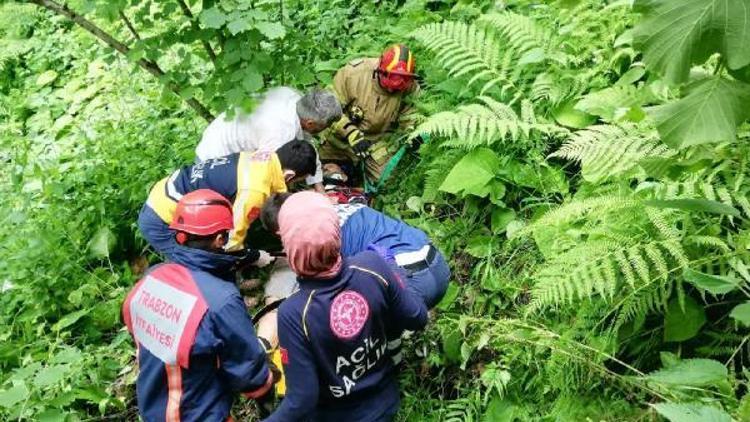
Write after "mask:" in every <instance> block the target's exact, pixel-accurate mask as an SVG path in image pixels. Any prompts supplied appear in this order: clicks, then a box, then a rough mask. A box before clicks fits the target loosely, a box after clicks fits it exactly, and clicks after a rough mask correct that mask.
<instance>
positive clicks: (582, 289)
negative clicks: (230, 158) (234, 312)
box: [0, 0, 750, 421]
mask: <svg viewBox="0 0 750 422" xmlns="http://www.w3.org/2000/svg"><path fill="white" fill-rule="evenodd" d="M30 3H37V4H36V5H34V4H30ZM39 3H45V2H39V1H34V2H29V3H23V2H0V160H2V163H3V169H4V171H3V172H2V173H0V194H2V197H3V198H4V206H3V207H2V210H0V221H2V227H3V230H2V231H0V290H2V294H1V295H0V327H2V328H3V329H2V330H0V340H2V341H1V342H0V369H1V374H0V418H2V419H3V420H49V421H52V420H69V421H73V420H92V419H99V418H102V417H106V418H111V419H118V420H120V419H134V418H135V417H136V416H135V409H134V402H133V389H134V388H133V382H134V377H135V371H134V368H133V361H132V356H133V347H132V344H131V341H130V339H129V336H128V335H127V333H126V332H125V331H124V330H123V329H122V326H121V323H120V320H119V306H120V303H121V301H122V299H123V297H124V294H125V293H126V292H127V290H128V289H129V287H130V286H132V284H133V282H134V281H135V279H136V275H135V274H134V272H136V271H137V270H138V267H139V266H140V265H141V264H142V262H140V261H139V257H141V256H142V255H143V254H144V253H145V249H144V246H145V244H144V242H143V240H142V239H141V238H140V237H139V236H138V234H137V231H136V228H135V219H136V215H137V212H138V210H139V208H140V206H141V204H142V201H143V200H144V199H145V196H146V193H147V190H148V187H149V186H150V184H151V183H153V181H155V180H157V179H158V178H160V177H162V176H163V175H164V174H166V173H167V172H168V171H169V170H171V169H173V168H174V167H176V166H178V165H180V164H183V163H187V162H191V161H192V160H193V155H192V154H193V149H194V146H195V144H196V143H197V141H198V139H199V137H200V133H201V131H202V129H203V128H204V127H205V124H206V122H205V121H204V120H203V119H202V118H201V116H200V114H198V113H197V112H196V110H197V109H196V107H195V104H194V103H192V104H189V103H188V102H187V100H190V101H192V102H197V103H199V104H201V105H203V106H204V107H205V108H206V109H207V110H209V111H210V113H212V114H217V113H218V112H221V111H223V110H225V109H228V108H230V109H231V106H235V105H236V106H242V107H245V108H251V107H252V106H253V101H254V98H255V95H256V94H257V93H259V92H262V91H263V90H264V89H265V88H267V87H270V86H275V85H279V84H288V85H292V86H295V87H298V88H306V87H309V86H312V85H315V84H320V85H326V84H328V83H330V80H331V78H332V75H333V73H334V72H335V70H336V69H337V68H338V67H340V66H341V65H342V64H343V63H345V62H346V61H347V60H349V59H351V58H353V57H357V56H362V55H375V54H377V53H378V51H380V50H381V49H382V48H383V47H384V46H385V45H386V44H388V43H390V42H396V41H406V42H408V43H409V44H410V45H412V46H413V48H414V49H415V50H416V52H417V54H418V55H417V64H418V67H419V69H420V70H419V72H420V74H421V75H422V76H423V81H422V85H423V87H424V88H425V89H424V92H423V94H422V95H421V96H420V98H418V99H417V101H416V105H417V108H418V111H419V112H420V114H421V118H420V120H419V121H418V123H417V126H416V127H415V128H407V129H405V130H404V129H402V132H404V134H407V133H412V134H418V133H425V132H427V133H431V134H432V135H433V136H432V141H431V142H430V143H429V144H427V145H424V146H422V148H421V149H420V151H419V153H418V154H415V155H414V156H412V157H409V158H407V159H406V160H405V162H404V163H403V164H402V166H401V167H400V169H399V172H398V174H396V175H395V177H394V178H393V180H392V182H391V183H390V184H389V185H388V187H387V189H386V192H385V193H384V195H382V196H381V198H380V199H379V201H378V204H380V206H381V207H382V208H383V209H384V210H385V211H386V212H388V213H389V214H391V215H394V216H398V217H400V218H403V219H405V220H406V221H408V222H409V223H411V224H414V225H417V226H419V227H421V228H423V229H424V230H426V231H427V232H428V233H429V234H430V236H431V237H432V238H433V239H434V241H435V242H436V243H437V244H438V245H439V246H440V247H441V249H442V250H443V251H445V252H446V254H447V255H448V256H449V257H450V260H451V265H452V268H453V272H454V279H453V280H452V282H451V286H450V289H449V292H448V294H447V295H446V298H445V300H444V301H443V302H442V303H441V304H440V305H439V306H438V309H437V311H436V312H435V316H434V319H433V323H432V324H431V326H430V328H429V329H428V332H427V333H425V334H415V335H413V336H412V337H411V338H410V340H409V342H408V347H407V348H406V350H407V351H408V353H407V359H406V361H407V364H406V366H405V367H404V368H403V370H402V373H401V381H402V392H403V395H404V401H403V404H402V411H401V413H400V415H399V418H400V419H401V420H407V421H425V420H427V421H466V420H478V421H513V420H560V421H580V420H597V421H598V420H613V421H614V420H659V419H662V418H666V419H668V420H670V421H709V420H716V421H730V420H750V399H747V396H746V392H747V382H748V376H747V374H748V373H747V369H746V367H747V365H748V361H749V360H750V356H749V355H748V353H749V350H748V345H747V341H748V338H750V337H749V331H748V327H750V287H749V286H748V282H750V270H749V269H748V264H749V263H750V256H748V255H749V254H748V248H749V247H750V236H749V233H748V217H750V202H748V199H747V194H748V190H750V183H749V182H748V177H747V176H748V172H749V170H748V163H747V161H748V146H747V145H748V144H747V140H748V137H750V135H749V132H748V125H747V119H748V117H750V115H749V114H748V113H749V112H748V110H750V108H748V107H747V104H748V100H750V86H749V85H748V84H747V83H748V82H750V70H749V69H750V54H748V51H750V50H748V49H747V48H746V46H747V45H748V42H749V41H750V40H748V36H750V35H748V34H750V24H748V22H750V15H749V14H750V7H747V6H748V5H747V2H745V1H743V0H732V1H726V0H722V1H718V0H708V1H706V0H637V1H635V4H633V5H632V6H631V4H630V2H628V1H604V0H558V1H550V2H538V1H531V0H509V1H502V2H491V1H481V0H479V1H471V0H459V1H455V0H442V1H432V0H405V1H370V0H354V1H341V0H280V1H263V0H258V1H240V0H215V1H213V0H203V1H195V2H191V1H188V2H183V1H172V0H163V1H162V0H158V1H157V0H151V1H137V0H132V1H114V2H113V1H100V0H73V1H70V2H68V3H67V4H66V6H67V7H68V9H67V10H69V11H72V12H73V13H75V14H76V15H80V16H82V17H84V18H85V19H87V20H88V21H89V22H91V23H93V24H94V25H96V26H97V27H98V28H99V29H101V30H102V31H104V32H105V33H107V34H110V35H111V36H112V37H113V38H114V39H116V40H118V41H120V42H121V43H122V44H123V45H125V46H127V48H128V51H127V54H121V53H117V52H115V51H114V50H112V49H110V48H108V47H106V46H104V45H103V44H102V43H100V42H98V40H97V39H96V38H95V37H94V36H92V35H91V34H90V33H89V32H86V31H84V30H83V29H82V28H81V27H80V26H79V25H76V24H75V23H73V22H72V21H71V20H70V19H68V18H66V17H64V16H61V15H60V14H59V13H52V12H51V11H49V10H46V9H44V8H42V7H40V6H39ZM186 8H187V11H186ZM139 61H140V62H139ZM144 61H145V62H147V64H149V65H153V66H156V67H158V68H159V69H161V71H162V72H163V75H161V76H160V77H158V78H155V77H153V75H151V74H149V73H147V72H146V71H145V70H144V63H145V62H144ZM150 258H151V260H152V261H153V260H155V257H153V256H151V257H150ZM251 406H252V405H251V404H247V403H240V404H239V405H238V409H237V411H238V412H239V414H242V415H248V414H250V413H252V412H251ZM248 412H250V413H248Z"/></svg>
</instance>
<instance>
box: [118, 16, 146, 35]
mask: <svg viewBox="0 0 750 422" xmlns="http://www.w3.org/2000/svg"><path fill="white" fill-rule="evenodd" d="M119 13H120V19H122V21H123V22H124V23H125V26H126V27H127V28H128V30H129V31H130V33H131V34H133V38H135V39H136V40H137V41H140V40H141V36H140V35H139V34H138V31H136V30H135V27H134V26H133V23H132V22H130V19H128V17H127V16H125V12H123V11H122V10H120V12H119Z"/></svg>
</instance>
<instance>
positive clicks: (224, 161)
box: [146, 151, 286, 251]
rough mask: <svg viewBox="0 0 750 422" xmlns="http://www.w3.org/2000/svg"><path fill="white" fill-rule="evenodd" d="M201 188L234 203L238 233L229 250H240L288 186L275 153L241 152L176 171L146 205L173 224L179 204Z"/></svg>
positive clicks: (232, 236)
mask: <svg viewBox="0 0 750 422" xmlns="http://www.w3.org/2000/svg"><path fill="white" fill-rule="evenodd" d="M198 189H211V190H213V191H216V192H218V193H220V194H221V195H223V196H224V197H226V198H227V199H229V200H230V201H231V202H232V203H233V213H234V230H232V233H231V234H230V236H229V243H228V244H227V247H226V249H227V250H228V251H237V250H240V249H242V248H243V247H244V243H245V236H246V234H247V230H248V228H249V227H250V224H251V223H252V222H253V221H254V220H255V219H256V218H258V215H259V214H260V208H261V207H262V206H263V203H264V202H265V201H266V199H268V197H269V196H270V195H271V194H272V193H275V192H286V183H285V182H284V172H283V171H282V169H281V163H280V162H279V158H278V157H277V156H276V154H275V153H273V152H267V151H258V152H254V153H253V152H240V153H237V154H232V155H227V156H226V157H220V158H214V159H211V160H206V161H203V162H200V163H198V164H194V165H192V166H186V167H182V168H181V169H178V170H175V171H174V173H172V174H171V175H170V176H169V177H165V178H164V179H162V180H160V181H158V182H157V183H156V184H155V185H154V187H153V188H151V192H150V193H149V195H148V201H147V202H146V205H148V206H149V207H150V208H151V209H153V210H154V212H155V213H156V214H157V215H158V216H159V217H160V218H161V219H162V220H163V221H164V222H165V223H167V224H169V223H171V222H172V215H173V214H174V211H175V208H177V201H179V200H180V198H182V196H183V195H185V194H186V193H189V192H192V191H195V190H198Z"/></svg>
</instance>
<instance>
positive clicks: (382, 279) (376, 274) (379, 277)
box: [349, 265, 388, 287]
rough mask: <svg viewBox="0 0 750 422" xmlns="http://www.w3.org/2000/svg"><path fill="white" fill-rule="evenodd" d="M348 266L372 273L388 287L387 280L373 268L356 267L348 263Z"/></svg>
mask: <svg viewBox="0 0 750 422" xmlns="http://www.w3.org/2000/svg"><path fill="white" fill-rule="evenodd" d="M349 268H354V269H355V270H360V271H364V272H366V273H367V274H370V275H374V276H375V277H377V278H378V280H380V282H381V283H383V284H384V285H385V286H386V287H388V281H386V279H384V278H383V276H382V275H380V274H378V273H376V272H375V271H373V270H368V269H367V268H362V267H358V266H356V265H350V266H349Z"/></svg>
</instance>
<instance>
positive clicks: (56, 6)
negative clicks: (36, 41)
mask: <svg viewBox="0 0 750 422" xmlns="http://www.w3.org/2000/svg"><path fill="white" fill-rule="evenodd" d="M29 2H30V3H34V4H36V5H39V6H41V7H44V8H45V9H48V10H51V11H52V12H54V13H56V14H58V15H62V16H65V17H66V18H68V19H70V20H72V21H73V22H75V23H76V24H77V25H78V26H80V27H81V28H83V29H85V30H86V31H88V32H90V33H91V34H92V35H94V36H95V37H96V38H99V39H100V40H101V41H102V42H104V43H105V44H107V45H108V46H109V47H111V48H114V49H115V50H117V51H118V52H120V53H121V54H123V55H125V56H127V55H128V53H129V52H130V48H129V47H128V46H127V45H125V44H123V43H122V42H120V41H118V40H116V39H115V38H114V37H112V36H111V35H110V34H108V33H107V32H105V31H104V30H103V29H101V28H99V27H98V26H96V25H95V24H94V23H93V22H91V21H89V20H88V19H86V18H85V17H83V16H81V15H79V14H78V13H76V12H74V11H73V10H70V9H69V8H68V6H67V5H64V4H60V3H57V2H55V1H53V0H29ZM137 63H138V66H140V67H141V68H143V69H145V70H146V71H148V72H149V73H150V74H152V75H154V76H155V77H156V78H157V79H159V80H160V81H162V80H163V79H165V78H164V76H165V75H166V73H164V71H163V70H161V68H160V67H159V65H158V64H156V63H155V62H153V61H151V60H147V59H139V60H138V62H137ZM166 84H167V86H168V87H169V89H171V90H172V91H173V92H174V93H175V94H177V95H179V94H180V87H179V86H178V85H177V84H175V83H174V82H170V81H167V82H166ZM185 101H186V102H187V103H188V105H189V106H190V107H192V108H193V110H195V111H196V113H198V114H199V115H200V116H201V117H203V118H204V119H205V120H206V121H207V122H211V121H212V120H213V119H214V116H213V114H211V112H210V111H209V110H208V109H207V108H206V107H205V106H204V105H203V104H201V103H200V102H199V101H198V100H196V99H195V98H192V97H191V98H188V99H187V100H185Z"/></svg>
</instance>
